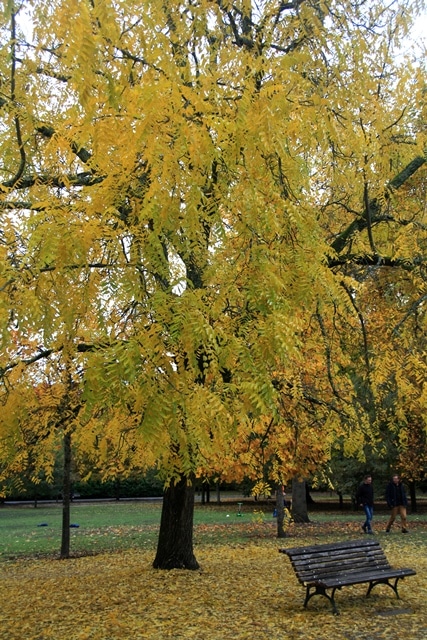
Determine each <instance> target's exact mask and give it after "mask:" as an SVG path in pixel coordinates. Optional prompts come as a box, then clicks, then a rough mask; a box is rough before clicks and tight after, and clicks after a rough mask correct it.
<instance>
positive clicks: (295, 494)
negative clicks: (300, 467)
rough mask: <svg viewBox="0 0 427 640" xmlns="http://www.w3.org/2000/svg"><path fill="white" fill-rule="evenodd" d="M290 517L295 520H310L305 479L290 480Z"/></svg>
mask: <svg viewBox="0 0 427 640" xmlns="http://www.w3.org/2000/svg"><path fill="white" fill-rule="evenodd" d="M292 517H293V519H294V520H295V522H310V519H309V517H308V511H307V489H306V483H305V480H298V478H294V479H293V480H292Z"/></svg>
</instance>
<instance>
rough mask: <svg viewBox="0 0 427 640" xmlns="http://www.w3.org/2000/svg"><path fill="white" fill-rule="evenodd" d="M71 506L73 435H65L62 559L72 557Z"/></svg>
mask: <svg viewBox="0 0 427 640" xmlns="http://www.w3.org/2000/svg"><path fill="white" fill-rule="evenodd" d="M70 504H71V433H65V434H64V476H63V480H62V537H61V554H60V557H61V558H62V559H64V558H69V557H70Z"/></svg>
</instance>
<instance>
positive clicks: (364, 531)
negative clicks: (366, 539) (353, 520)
mask: <svg viewBox="0 0 427 640" xmlns="http://www.w3.org/2000/svg"><path fill="white" fill-rule="evenodd" d="M362 529H363V533H366V524H362Z"/></svg>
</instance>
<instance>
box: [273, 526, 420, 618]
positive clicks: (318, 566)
mask: <svg viewBox="0 0 427 640" xmlns="http://www.w3.org/2000/svg"><path fill="white" fill-rule="evenodd" d="M279 551H280V552H281V553H285V554H286V555H287V556H288V557H289V559H290V561H291V564H292V566H293V568H294V571H295V573H296V576H297V578H298V580H299V581H300V583H301V584H303V585H304V586H305V587H306V598H305V602H304V606H305V607H306V606H307V604H308V601H309V600H310V598H312V597H313V596H315V595H323V596H325V597H326V598H327V599H328V600H329V601H330V602H331V604H332V609H333V612H334V613H338V610H337V608H336V604H335V599H334V595H335V591H336V590H337V589H341V587H343V586H350V585H353V584H362V583H369V587H368V592H367V594H366V595H367V596H368V595H369V594H370V592H371V591H372V589H373V588H374V587H375V586H376V585H378V584H386V585H388V586H389V587H391V588H392V589H393V591H394V592H395V594H396V596H397V597H399V594H398V591H397V583H398V581H399V580H402V579H403V578H405V577H407V576H413V575H416V571H414V569H408V568H403V569H396V568H393V567H391V566H390V564H389V562H388V560H387V558H386V556H385V553H384V551H383V549H382V548H381V546H380V544H379V542H378V541H377V540H374V539H372V538H370V539H368V540H365V539H364V540H347V541H343V542H336V543H328V544H322V545H313V546H308V547H293V548H289V549H279ZM391 580H394V583H392V582H390V581H391ZM328 589H330V590H331V594H329V593H328V592H327V590H328Z"/></svg>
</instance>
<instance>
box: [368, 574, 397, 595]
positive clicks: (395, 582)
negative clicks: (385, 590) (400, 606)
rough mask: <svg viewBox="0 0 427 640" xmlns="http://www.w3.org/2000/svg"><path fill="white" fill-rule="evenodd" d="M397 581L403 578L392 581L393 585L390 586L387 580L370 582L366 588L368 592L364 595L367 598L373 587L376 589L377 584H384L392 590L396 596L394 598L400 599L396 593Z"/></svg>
mask: <svg viewBox="0 0 427 640" xmlns="http://www.w3.org/2000/svg"><path fill="white" fill-rule="evenodd" d="M399 580H403V577H402V576H399V577H398V578H396V579H395V581H394V584H392V583H391V582H390V580H389V579H384V580H372V582H370V583H369V587H368V591H367V593H366V597H368V596H369V594H370V593H371V591H372V589H373V588H374V587H376V586H377V584H386V585H387V586H388V587H391V588H392V589H393V591H394V593H395V594H396V597H397V598H399V599H400V596H399V593H398V591H397V583H398V582H399Z"/></svg>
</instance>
